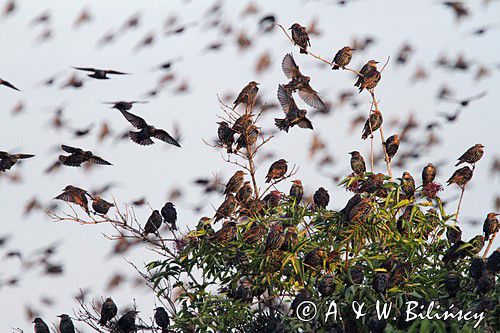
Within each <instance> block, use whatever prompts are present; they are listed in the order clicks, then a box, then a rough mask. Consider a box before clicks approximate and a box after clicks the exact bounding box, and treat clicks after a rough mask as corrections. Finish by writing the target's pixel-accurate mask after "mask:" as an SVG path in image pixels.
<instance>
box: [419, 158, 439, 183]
mask: <svg viewBox="0 0 500 333" xmlns="http://www.w3.org/2000/svg"><path fill="white" fill-rule="evenodd" d="M434 178H436V168H435V167H434V165H433V164H432V163H429V164H427V165H426V166H425V167H424V169H423V170H422V183H423V185H424V186H425V185H427V184H430V183H432V182H433V181H434Z"/></svg>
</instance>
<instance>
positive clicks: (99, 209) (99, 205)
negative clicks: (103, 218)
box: [92, 195, 115, 215]
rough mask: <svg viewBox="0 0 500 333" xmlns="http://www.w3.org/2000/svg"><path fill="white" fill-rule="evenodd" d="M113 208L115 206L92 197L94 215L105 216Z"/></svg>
mask: <svg viewBox="0 0 500 333" xmlns="http://www.w3.org/2000/svg"><path fill="white" fill-rule="evenodd" d="M114 206H115V205H114V204H113V203H111V202H107V201H106V200H104V199H103V198H101V197H100V196H98V195H96V196H94V197H93V201H92V208H93V209H94V211H95V212H96V213H99V214H103V215H105V214H107V213H108V211H109V209H110V208H111V207H114Z"/></svg>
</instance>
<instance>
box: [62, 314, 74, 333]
mask: <svg viewBox="0 0 500 333" xmlns="http://www.w3.org/2000/svg"><path fill="white" fill-rule="evenodd" d="M58 317H59V318H61V322H60V323H59V331H60V332H61V333H75V326H74V325H73V321H72V320H71V318H70V317H69V316H68V315H67V314H62V315H60V316H58Z"/></svg>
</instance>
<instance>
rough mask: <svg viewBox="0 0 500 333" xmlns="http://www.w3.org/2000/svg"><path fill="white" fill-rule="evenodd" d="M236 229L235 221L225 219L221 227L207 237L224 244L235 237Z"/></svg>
mask: <svg viewBox="0 0 500 333" xmlns="http://www.w3.org/2000/svg"><path fill="white" fill-rule="evenodd" d="M237 231H238V229H237V227H236V222H234V221H226V222H224V224H223V225H222V228H221V229H220V230H219V231H217V232H216V233H215V234H213V235H212V236H210V237H209V239H210V240H214V241H216V242H218V243H222V244H224V243H227V242H230V241H232V240H233V239H234V237H236V233H237Z"/></svg>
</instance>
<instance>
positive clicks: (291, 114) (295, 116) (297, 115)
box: [274, 84, 313, 133]
mask: <svg viewBox="0 0 500 333" xmlns="http://www.w3.org/2000/svg"><path fill="white" fill-rule="evenodd" d="M278 100H279V102H280V105H281V107H282V108H283V112H284V113H285V118H274V123H275V124H276V127H277V128H278V129H279V130H281V131H285V132H287V133H288V130H289V129H290V127H293V126H295V125H298V126H299V127H301V128H309V129H313V125H312V123H311V121H310V120H309V119H307V117H306V114H307V111H306V110H300V109H299V108H298V107H297V104H295V101H294V100H293V97H292V96H291V95H290V94H289V93H288V92H287V91H286V90H285V88H284V87H283V86H282V85H281V84H280V85H279V86H278Z"/></svg>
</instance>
